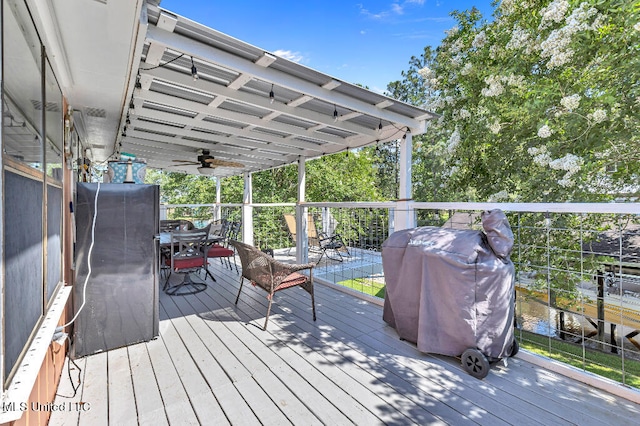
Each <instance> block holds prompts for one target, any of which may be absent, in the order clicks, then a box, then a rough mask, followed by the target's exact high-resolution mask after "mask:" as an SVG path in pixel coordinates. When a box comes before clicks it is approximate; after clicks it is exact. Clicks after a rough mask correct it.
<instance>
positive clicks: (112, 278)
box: [73, 183, 160, 357]
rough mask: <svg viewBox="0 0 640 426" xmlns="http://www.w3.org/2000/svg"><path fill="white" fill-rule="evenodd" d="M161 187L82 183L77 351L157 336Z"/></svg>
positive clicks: (75, 328) (78, 225) (76, 295)
mask: <svg viewBox="0 0 640 426" xmlns="http://www.w3.org/2000/svg"><path fill="white" fill-rule="evenodd" d="M159 193H160V190H159V187H158V186H157V185H141V184H127V183H102V184H97V183H78V184H77V190H76V201H75V222H76V245H75V269H76V281H75V285H74V289H73V295H74V301H73V304H74V313H75V314H77V319H76V320H75V322H74V325H73V356H74V357H82V356H85V355H91V354H94V353H98V352H102V351H107V350H110V349H115V348H120V347H123V346H127V345H131V344H134V343H139V342H145V341H149V340H151V339H153V338H154V337H156V336H158V309H159V307H158V303H159V302H158V242H157V239H156V235H157V234H158V224H159V209H160V204H159ZM96 197H97V198H96ZM94 216H95V229H94ZM89 262H90V263H89ZM83 304H84V306H83ZM78 312H79V313H78Z"/></svg>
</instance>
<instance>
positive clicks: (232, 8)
mask: <svg viewBox="0 0 640 426" xmlns="http://www.w3.org/2000/svg"><path fill="white" fill-rule="evenodd" d="M160 6H161V7H163V8H165V9H168V10H170V11H172V12H174V13H177V14H179V15H182V16H185V17H187V18H189V19H192V20H194V21H197V22H199V23H201V24H204V25H206V26H208V27H211V28H213V29H215V30H218V31H221V32H223V33H226V34H228V35H230V36H232V37H235V38H237V39H240V40H242V41H244V42H247V43H250V44H252V45H254V46H256V47H259V48H261V49H264V50H266V51H268V52H272V53H276V54H278V55H280V56H284V57H287V58H288V59H292V60H295V61H297V62H299V63H301V64H303V65H305V66H308V67H310V68H314V69H316V70H318V71H321V72H324V73H326V74H329V75H331V76H332V77H335V78H338V79H340V80H344V81H347V82H349V83H359V84H363V85H365V86H368V87H369V88H370V89H371V90H374V91H377V92H382V91H384V90H385V89H386V86H387V84H388V83H389V82H391V81H395V80H400V79H401V75H400V73H401V72H402V71H403V70H406V69H408V67H409V65H408V64H409V60H410V59H411V56H419V55H420V54H421V53H422V51H423V49H424V47H425V46H433V47H437V46H438V45H439V44H440V41H441V40H442V38H444V31H445V30H448V29H450V28H451V27H453V25H454V20H453V18H451V16H450V12H451V11H452V10H454V9H455V10H466V9H470V8H471V7H473V6H475V7H476V8H478V9H479V10H480V12H482V15H483V16H484V17H485V18H487V19H488V18H490V16H491V13H492V11H493V8H492V6H491V0H460V1H445V0H354V1H351V0H344V1H334V0H324V1H316V0H299V1H277V0H271V1H268V0H261V1H258V0H253V1H249V0H247V1H244V0H234V1H228V0H227V1H211V0H162V1H161V3H160Z"/></svg>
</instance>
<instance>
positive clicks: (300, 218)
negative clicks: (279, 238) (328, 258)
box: [296, 156, 309, 263]
mask: <svg viewBox="0 0 640 426" xmlns="http://www.w3.org/2000/svg"><path fill="white" fill-rule="evenodd" d="M306 180H307V170H306V163H305V158H304V157H302V156H300V157H299V158H298V204H297V205H296V262H297V263H307V262H308V261H309V238H308V235H309V230H308V229H307V215H308V214H309V209H308V208H307V207H305V206H304V205H302V204H300V203H304V201H305V199H306V192H305V186H306V185H305V183H306Z"/></svg>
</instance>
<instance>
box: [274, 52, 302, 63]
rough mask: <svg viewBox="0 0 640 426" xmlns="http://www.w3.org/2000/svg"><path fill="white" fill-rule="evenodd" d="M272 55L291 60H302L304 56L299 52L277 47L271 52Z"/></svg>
mask: <svg viewBox="0 0 640 426" xmlns="http://www.w3.org/2000/svg"><path fill="white" fill-rule="evenodd" d="M273 54H274V55H276V56H280V57H281V58H284V59H288V60H290V61H293V62H298V63H300V62H302V61H303V59H304V57H303V56H302V55H301V54H300V52H292V51H290V50H282V49H278V50H276V51H275V52H273Z"/></svg>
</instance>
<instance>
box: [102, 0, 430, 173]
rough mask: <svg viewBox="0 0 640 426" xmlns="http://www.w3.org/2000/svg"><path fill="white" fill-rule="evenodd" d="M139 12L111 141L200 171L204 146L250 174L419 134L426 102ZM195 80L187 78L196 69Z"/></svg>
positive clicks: (165, 15)
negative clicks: (396, 95) (115, 131)
mask: <svg viewBox="0 0 640 426" xmlns="http://www.w3.org/2000/svg"><path fill="white" fill-rule="evenodd" d="M147 11H148V12H147V15H146V16H147V21H146V22H145V20H144V17H143V19H142V20H141V21H140V29H139V35H138V39H137V44H136V46H135V57H136V58H138V63H135V62H134V66H133V67H132V72H131V75H130V80H129V82H128V90H127V99H128V102H125V108H124V109H123V112H122V116H121V121H120V129H121V131H120V132H118V134H117V138H116V141H115V143H116V145H115V146H114V149H115V150H116V151H117V150H120V151H121V152H126V153H131V154H134V155H136V156H137V157H140V158H143V159H145V160H146V161H147V164H148V165H149V167H154V168H160V169H166V170H172V171H183V172H186V173H198V171H197V169H198V165H184V164H182V165H181V164H180V163H178V162H175V161H174V160H187V161H195V160H196V158H197V156H198V153H199V152H201V150H203V149H205V150H209V152H210V155H212V156H213V157H215V158H216V159H218V160H224V161H232V162H236V163H241V164H243V165H244V167H241V168H238V167H235V168H230V167H217V168H216V169H215V170H214V171H213V173H212V174H213V175H215V176H230V175H237V174H240V173H251V172H255V171H260V170H265V169H269V168H273V167H279V166H282V165H286V164H291V163H294V162H296V161H299V160H300V159H311V158H317V157H320V156H322V155H326V154H333V153H336V152H341V151H345V150H348V149H353V148H358V147H362V146H366V145H371V144H375V143H378V142H384V141H389V140H395V139H400V138H402V137H403V136H404V135H406V134H413V135H416V134H421V133H424V132H425V130H426V123H427V121H428V120H429V119H431V118H433V117H434V114H431V113H429V112H427V111H425V110H423V109H420V108H416V107H414V106H411V105H408V104H405V103H402V102H398V101H396V100H393V99H390V98H388V97H386V96H383V95H380V94H377V93H374V92H371V91H369V90H366V89H364V88H362V87H359V86H356V85H354V84H350V83H346V82H344V81H340V80H338V79H335V78H333V77H330V76H328V75H326V74H323V73H320V72H317V71H315V70H313V69H310V68H307V67H305V66H303V65H300V64H298V63H296V62H292V61H290V60H287V59H284V58H281V57H278V56H275V55H273V54H271V53H269V52H265V51H264V50H263V49H259V48H257V47H254V46H252V45H249V44H247V43H244V42H242V41H240V40H237V39H234V38H232V37H230V36H228V35H226V34H222V33H220V32H218V31H215V30H213V29H211V28H207V27H205V26H203V25H201V24H198V23H197V22H195V21H192V20H190V19H187V18H184V17H182V16H178V15H175V14H173V13H171V12H169V11H167V10H164V9H161V8H160V7H158V6H155V5H149V6H148V9H147ZM193 67H195V69H196V70H197V75H198V79H197V80H194V78H193V77H192V68H193Z"/></svg>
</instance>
